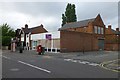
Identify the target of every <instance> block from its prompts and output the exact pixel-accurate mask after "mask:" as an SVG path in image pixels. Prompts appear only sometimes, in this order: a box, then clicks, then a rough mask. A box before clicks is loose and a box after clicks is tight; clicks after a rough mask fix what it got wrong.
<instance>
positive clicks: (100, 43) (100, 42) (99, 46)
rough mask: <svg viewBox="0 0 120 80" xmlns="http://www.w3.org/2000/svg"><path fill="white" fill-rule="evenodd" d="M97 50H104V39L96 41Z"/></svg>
mask: <svg viewBox="0 0 120 80" xmlns="http://www.w3.org/2000/svg"><path fill="white" fill-rule="evenodd" d="M98 48H99V50H104V39H99V40H98Z"/></svg>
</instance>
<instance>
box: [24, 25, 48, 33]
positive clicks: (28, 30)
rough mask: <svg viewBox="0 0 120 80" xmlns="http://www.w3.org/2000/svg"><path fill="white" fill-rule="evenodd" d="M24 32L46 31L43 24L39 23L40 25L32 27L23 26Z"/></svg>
mask: <svg viewBox="0 0 120 80" xmlns="http://www.w3.org/2000/svg"><path fill="white" fill-rule="evenodd" d="M23 31H24V33H26V34H28V33H31V34H37V33H44V32H48V31H47V30H46V29H45V28H44V27H43V25H42V24H41V25H40V26H37V27H32V28H23Z"/></svg>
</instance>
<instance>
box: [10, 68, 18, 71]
mask: <svg viewBox="0 0 120 80" xmlns="http://www.w3.org/2000/svg"><path fill="white" fill-rule="evenodd" d="M10 71H19V69H18V68H13V69H10Z"/></svg>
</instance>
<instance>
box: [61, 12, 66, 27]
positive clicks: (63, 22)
mask: <svg viewBox="0 0 120 80" xmlns="http://www.w3.org/2000/svg"><path fill="white" fill-rule="evenodd" d="M65 23H66V17H65V15H64V14H62V26H63V25H64V24H65Z"/></svg>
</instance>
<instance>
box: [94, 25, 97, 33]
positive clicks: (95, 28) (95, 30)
mask: <svg viewBox="0 0 120 80" xmlns="http://www.w3.org/2000/svg"><path fill="white" fill-rule="evenodd" d="M94 33H96V34H97V26H94Z"/></svg>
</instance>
